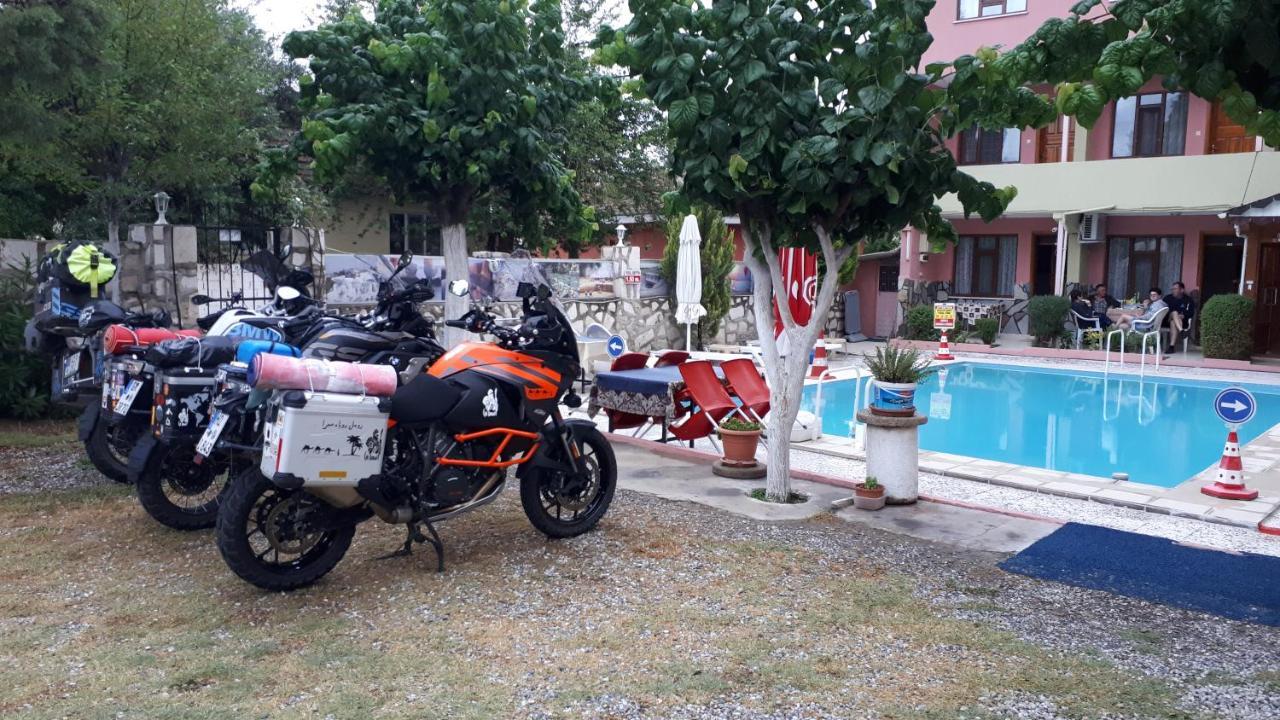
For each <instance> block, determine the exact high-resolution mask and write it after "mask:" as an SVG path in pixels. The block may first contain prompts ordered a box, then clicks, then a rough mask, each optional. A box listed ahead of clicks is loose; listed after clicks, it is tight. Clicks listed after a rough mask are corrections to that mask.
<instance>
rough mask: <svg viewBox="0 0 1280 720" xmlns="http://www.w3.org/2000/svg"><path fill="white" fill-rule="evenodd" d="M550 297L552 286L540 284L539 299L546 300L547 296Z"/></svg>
mask: <svg viewBox="0 0 1280 720" xmlns="http://www.w3.org/2000/svg"><path fill="white" fill-rule="evenodd" d="M549 297H551V288H549V287H547V286H546V285H539V286H538V299H539V300H546V299H547V298H549Z"/></svg>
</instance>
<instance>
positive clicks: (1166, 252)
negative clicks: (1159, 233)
mask: <svg viewBox="0 0 1280 720" xmlns="http://www.w3.org/2000/svg"><path fill="white" fill-rule="evenodd" d="M1181 279H1182V238H1180V237H1167V238H1161V239H1160V288H1161V289H1162V290H1164V291H1165V292H1166V293H1167V292H1169V291H1170V290H1171V289H1172V288H1173V284H1174V283H1175V282H1178V281H1179V280H1181Z"/></svg>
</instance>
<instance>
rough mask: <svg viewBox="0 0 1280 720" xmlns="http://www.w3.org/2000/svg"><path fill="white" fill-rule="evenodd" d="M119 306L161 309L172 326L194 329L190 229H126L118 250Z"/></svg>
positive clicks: (192, 233) (195, 310) (195, 314)
mask: <svg viewBox="0 0 1280 720" xmlns="http://www.w3.org/2000/svg"><path fill="white" fill-rule="evenodd" d="M116 282H118V283H119V288H120V300H121V304H122V305H124V306H125V307H127V308H131V309H136V308H141V309H143V310H154V309H156V308H164V309H166V310H168V311H169V313H170V314H171V315H172V316H173V321H174V323H175V324H181V326H182V327H194V326H195V321H196V318H197V317H198V316H199V309H198V308H196V307H195V306H193V305H192V304H191V296H192V295H194V294H196V292H197V291H198V290H197V282H196V229H195V228H194V227H192V226H190V225H130V226H129V236H128V240H127V241H126V242H125V243H123V244H122V245H121V247H120V272H119V274H118V275H117V280H116Z"/></svg>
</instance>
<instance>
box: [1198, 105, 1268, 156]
mask: <svg viewBox="0 0 1280 720" xmlns="http://www.w3.org/2000/svg"><path fill="white" fill-rule="evenodd" d="M1257 149H1258V144H1257V139H1256V138H1255V137H1254V136H1253V135H1250V134H1248V133H1247V132H1245V130H1244V126H1243V125H1240V124H1239V123H1237V122H1236V121H1234V120H1232V119H1231V118H1229V117H1227V113H1226V111H1225V110H1223V109H1222V103H1214V104H1213V113H1212V114H1211V115H1210V118H1209V154H1210V155H1221V154H1224V153H1241V152H1253V151H1255V150H1257Z"/></svg>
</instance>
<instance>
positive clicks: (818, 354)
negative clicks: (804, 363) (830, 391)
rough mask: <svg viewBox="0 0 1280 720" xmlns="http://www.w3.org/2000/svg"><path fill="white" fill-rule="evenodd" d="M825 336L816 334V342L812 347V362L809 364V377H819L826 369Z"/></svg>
mask: <svg viewBox="0 0 1280 720" xmlns="http://www.w3.org/2000/svg"><path fill="white" fill-rule="evenodd" d="M825 339H826V336H825V335H819V336H818V344H817V345H815V346H814V347H813V364H812V365H810V366H809V377H810V378H817V377H821V376H822V373H824V372H826V371H827V343H826V342H825Z"/></svg>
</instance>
